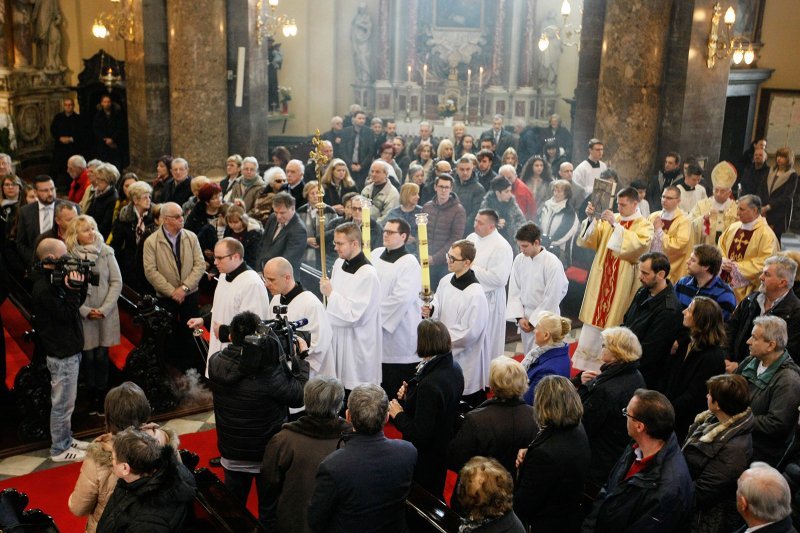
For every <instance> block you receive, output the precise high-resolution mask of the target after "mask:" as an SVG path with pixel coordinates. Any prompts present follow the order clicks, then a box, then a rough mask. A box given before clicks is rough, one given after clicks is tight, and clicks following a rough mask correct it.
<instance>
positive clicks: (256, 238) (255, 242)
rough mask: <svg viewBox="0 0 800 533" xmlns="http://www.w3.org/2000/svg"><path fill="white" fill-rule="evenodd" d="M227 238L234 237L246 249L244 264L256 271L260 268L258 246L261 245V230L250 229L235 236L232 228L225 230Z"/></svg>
mask: <svg viewBox="0 0 800 533" xmlns="http://www.w3.org/2000/svg"><path fill="white" fill-rule="evenodd" d="M225 237H233V238H234V239H236V240H237V241H239V242H240V243H242V246H243V247H244V262H245V263H247V265H248V266H249V267H250V268H252V269H253V270H256V269H257V268H258V246H259V244H260V243H261V230H260V229H250V230H245V231H243V232H242V233H238V234H234V233H233V232H232V231H231V229H230V227H226V228H225Z"/></svg>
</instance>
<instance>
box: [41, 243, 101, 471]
mask: <svg viewBox="0 0 800 533" xmlns="http://www.w3.org/2000/svg"><path fill="white" fill-rule="evenodd" d="M65 255H67V246H66V245H65V244H64V243H63V242H62V241H59V240H58V239H50V238H47V239H42V241H41V242H40V243H39V244H38V245H37V247H36V258H37V259H38V260H39V261H40V263H39V265H37V266H38V268H37V269H36V272H35V273H34V276H33V277H34V281H33V293H32V295H31V299H32V302H33V315H34V319H33V321H34V327H35V328H36V332H37V333H38V337H39V340H40V342H41V346H42V349H43V350H44V353H45V354H46V355H47V369H48V370H49V371H50V386H51V391H50V403H51V408H50V438H51V440H52V444H51V445H50V459H51V460H52V461H55V462H65V461H81V460H83V458H84V455H85V452H84V450H85V449H86V448H87V447H88V446H89V443H88V442H81V441H79V440H75V439H73V438H72V426H71V418H72V411H73V410H74V409H75V397H76V396H77V393H78V369H79V367H80V363H81V350H83V324H82V322H81V315H80V306H81V304H82V303H83V301H84V300H85V299H86V284H85V283H84V278H83V274H81V273H80V272H74V271H72V272H69V274H67V275H65V276H64V277H63V278H60V277H59V278H57V279H52V278H53V276H52V272H51V271H53V270H55V269H56V264H55V261H56V260H58V259H60V258H62V257H64V256H65ZM76 287H77V288H76Z"/></svg>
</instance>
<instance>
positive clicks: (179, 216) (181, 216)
mask: <svg viewBox="0 0 800 533" xmlns="http://www.w3.org/2000/svg"><path fill="white" fill-rule="evenodd" d="M164 218H183V215H182V214H181V215H164Z"/></svg>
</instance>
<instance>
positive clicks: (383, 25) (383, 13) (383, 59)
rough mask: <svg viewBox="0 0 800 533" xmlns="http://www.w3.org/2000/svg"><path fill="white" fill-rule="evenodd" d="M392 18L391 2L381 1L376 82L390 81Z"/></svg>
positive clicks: (387, 0)
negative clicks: (390, 27)
mask: <svg viewBox="0 0 800 533" xmlns="http://www.w3.org/2000/svg"><path fill="white" fill-rule="evenodd" d="M391 18H392V13H391V7H390V5H389V0H380V5H379V6H378V31H379V32H380V35H379V36H378V64H377V65H376V67H377V69H376V71H375V79H376V80H388V79H389V65H390V63H389V49H390V47H391V43H390V40H391V36H392V34H391V32H390V31H389V20H390V19H391Z"/></svg>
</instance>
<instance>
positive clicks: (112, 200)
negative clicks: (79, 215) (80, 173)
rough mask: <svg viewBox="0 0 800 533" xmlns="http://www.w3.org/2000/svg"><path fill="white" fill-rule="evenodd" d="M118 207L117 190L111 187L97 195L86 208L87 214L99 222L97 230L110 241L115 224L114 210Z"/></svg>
mask: <svg viewBox="0 0 800 533" xmlns="http://www.w3.org/2000/svg"><path fill="white" fill-rule="evenodd" d="M116 206H117V189H115V188H114V187H112V186H111V185H109V186H108V187H107V188H106V190H105V191H103V194H100V195H98V194H97V192H96V191H95V195H94V197H93V198H92V200H91V201H90V202H89V205H88V206H87V207H86V214H87V215H89V216H90V217H92V218H93V219H94V221H95V222H97V230H98V231H99V232H100V233H101V234H102V235H103V238H104V239H108V236H109V234H110V233H111V229H112V227H113V224H114V208H116Z"/></svg>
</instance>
